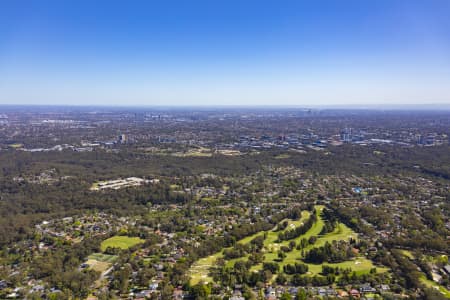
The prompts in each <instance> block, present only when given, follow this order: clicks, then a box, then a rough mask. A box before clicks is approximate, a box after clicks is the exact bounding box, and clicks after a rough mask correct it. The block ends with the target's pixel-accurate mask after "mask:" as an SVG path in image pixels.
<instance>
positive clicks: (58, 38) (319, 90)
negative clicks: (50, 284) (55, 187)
mask: <svg viewBox="0 0 450 300" xmlns="http://www.w3.org/2000/svg"><path fill="white" fill-rule="evenodd" d="M418 103H422V104H426V103H447V104H448V103H450V1H448V0H442V1H434V0H421V1H415V0H405V1H397V0H355V1H350V0H348V1H347V0H335V1H331V0H330V1H321V0H310V1H301V0H296V1H282V0H279V1H263V0H259V1H246V0H239V1H234V0H223V1H221V0H210V1H195V0H182V1H171V0H165V1H151V0H148V1H133V0H131V1H113V0H108V1H100V0H89V1H84V0H77V1H64V0H55V1H47V0H40V1H32V0H29V1H22V0H3V1H0V104H57V105H61V104H76V105H89V104H92V105H97V104H100V105H305V106H308V105H336V104H362V105H364V104H418Z"/></svg>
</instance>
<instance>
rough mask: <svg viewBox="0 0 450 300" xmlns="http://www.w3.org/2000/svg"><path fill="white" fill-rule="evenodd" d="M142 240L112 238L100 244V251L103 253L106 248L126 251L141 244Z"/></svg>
mask: <svg viewBox="0 0 450 300" xmlns="http://www.w3.org/2000/svg"><path fill="white" fill-rule="evenodd" d="M143 242H144V240H142V239H140V238H138V237H128V236H113V237H111V238H109V239H107V240H104V241H103V242H102V244H101V250H102V251H105V250H106V248H108V247H113V248H120V249H128V248H130V247H133V246H135V245H137V244H141V243H143Z"/></svg>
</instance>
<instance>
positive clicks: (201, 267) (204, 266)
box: [189, 252, 222, 285]
mask: <svg viewBox="0 0 450 300" xmlns="http://www.w3.org/2000/svg"><path fill="white" fill-rule="evenodd" d="M219 257H222V252H217V253H216V254H214V255H210V256H208V257H205V258H201V259H199V260H198V261H196V262H195V263H194V264H193V265H192V266H191V269H190V270H189V274H190V276H191V284H193V285H194V284H197V283H199V282H201V281H203V282H204V283H208V282H211V281H212V278H211V277H209V276H208V273H209V268H210V267H211V266H212V265H213V264H214V262H215V261H216V260H217V259H218V258H219Z"/></svg>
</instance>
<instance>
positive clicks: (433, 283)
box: [420, 275, 450, 299]
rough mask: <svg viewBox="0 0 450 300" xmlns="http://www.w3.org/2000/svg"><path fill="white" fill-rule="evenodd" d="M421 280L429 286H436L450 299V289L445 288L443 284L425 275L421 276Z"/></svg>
mask: <svg viewBox="0 0 450 300" xmlns="http://www.w3.org/2000/svg"><path fill="white" fill-rule="evenodd" d="M420 281H421V282H422V283H423V284H424V285H425V286H427V287H430V288H434V289H436V290H438V291H439V292H441V293H442V295H444V296H445V298H448V299H450V291H449V290H447V289H446V288H444V287H443V286H442V285H439V284H437V283H436V282H434V281H432V280H429V279H427V278H426V277H425V275H422V276H420Z"/></svg>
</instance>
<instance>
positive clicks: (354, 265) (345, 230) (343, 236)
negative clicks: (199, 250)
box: [190, 205, 388, 284]
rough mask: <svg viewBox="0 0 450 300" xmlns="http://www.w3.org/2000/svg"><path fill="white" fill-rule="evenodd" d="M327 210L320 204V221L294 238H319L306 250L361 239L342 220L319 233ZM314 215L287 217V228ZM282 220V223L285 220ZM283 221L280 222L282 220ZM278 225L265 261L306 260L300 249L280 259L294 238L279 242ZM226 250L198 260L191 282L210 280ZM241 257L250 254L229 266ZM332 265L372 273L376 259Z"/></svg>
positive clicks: (312, 271)
mask: <svg viewBox="0 0 450 300" xmlns="http://www.w3.org/2000/svg"><path fill="white" fill-rule="evenodd" d="M323 209H324V206H322V205H317V206H316V214H317V217H318V218H317V222H315V223H314V225H313V226H312V227H311V229H309V230H308V231H307V232H306V233H305V234H303V235H301V236H299V237H297V238H295V239H293V240H292V241H295V242H296V244H298V243H299V242H300V240H302V239H304V238H306V239H309V238H310V237H312V236H316V237H317V241H316V242H315V243H314V245H309V246H307V247H306V248H305V249H304V250H305V251H308V250H309V249H312V248H314V247H320V246H323V245H324V244H325V243H326V242H332V241H340V240H348V239H349V238H352V239H357V237H358V235H357V234H356V232H354V231H353V230H352V229H351V228H349V227H348V226H346V225H345V224H343V223H338V225H337V226H336V228H335V230H334V231H333V232H330V233H327V234H325V235H319V234H320V232H321V231H322V228H323V227H324V220H323V219H322V218H321V214H322V210H323ZM309 217H310V213H309V212H308V211H303V212H302V216H301V218H300V219H299V220H283V221H288V226H287V227H286V229H285V230H290V229H293V228H295V227H297V226H301V225H302V224H303V223H304V222H305V221H306V220H307V219H308V218H309ZM283 221H281V222H283ZM281 222H280V223H281ZM275 229H276V227H275V228H274V229H272V230H269V231H266V234H267V237H266V239H265V240H264V248H263V251H264V252H265V253H264V262H273V261H276V262H277V263H279V265H280V268H282V267H283V266H284V265H287V264H295V263H296V262H297V263H298V262H302V261H301V258H302V257H301V251H299V250H296V249H294V250H292V251H290V252H288V253H286V257H285V258H284V260H283V261H282V262H278V261H277V259H278V250H279V249H280V247H281V246H288V245H289V242H290V241H291V240H287V241H282V242H277V240H278V234H279V232H277V231H275ZM263 234H264V232H258V233H256V234H253V235H251V236H248V237H246V238H243V239H241V240H239V241H238V243H241V244H246V243H249V242H250V241H251V240H252V239H254V238H255V237H257V236H260V235H263ZM222 253H223V250H222V251H220V252H218V253H216V254H214V255H211V256H208V257H206V258H202V259H200V260H198V261H197V262H195V263H194V264H193V265H192V267H191V269H190V276H191V284H196V283H198V282H200V281H205V282H210V281H211V280H212V278H210V277H209V276H208V272H209V268H210V267H211V266H212V265H213V264H214V262H215V261H216V260H217V259H218V258H221V257H223V254H222ZM241 259H246V257H241V258H237V259H232V260H228V261H227V262H226V265H227V266H230V267H231V266H233V264H234V263H235V262H236V261H238V260H241ZM307 265H308V267H309V272H308V274H309V275H317V274H319V273H320V272H321V271H322V265H321V264H318V265H314V264H307ZM326 265H329V266H332V267H340V268H344V269H346V268H351V269H352V270H353V271H355V272H356V273H359V274H361V273H369V272H370V269H372V268H375V266H374V265H373V263H372V261H371V260H369V259H367V258H365V257H356V258H355V259H353V260H350V261H345V262H341V263H336V264H327V263H326ZM261 268H262V264H258V265H256V266H253V267H252V268H251V270H254V271H256V270H260V269H261ZM376 269H377V272H378V273H381V272H387V271H388V268H384V267H376Z"/></svg>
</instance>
